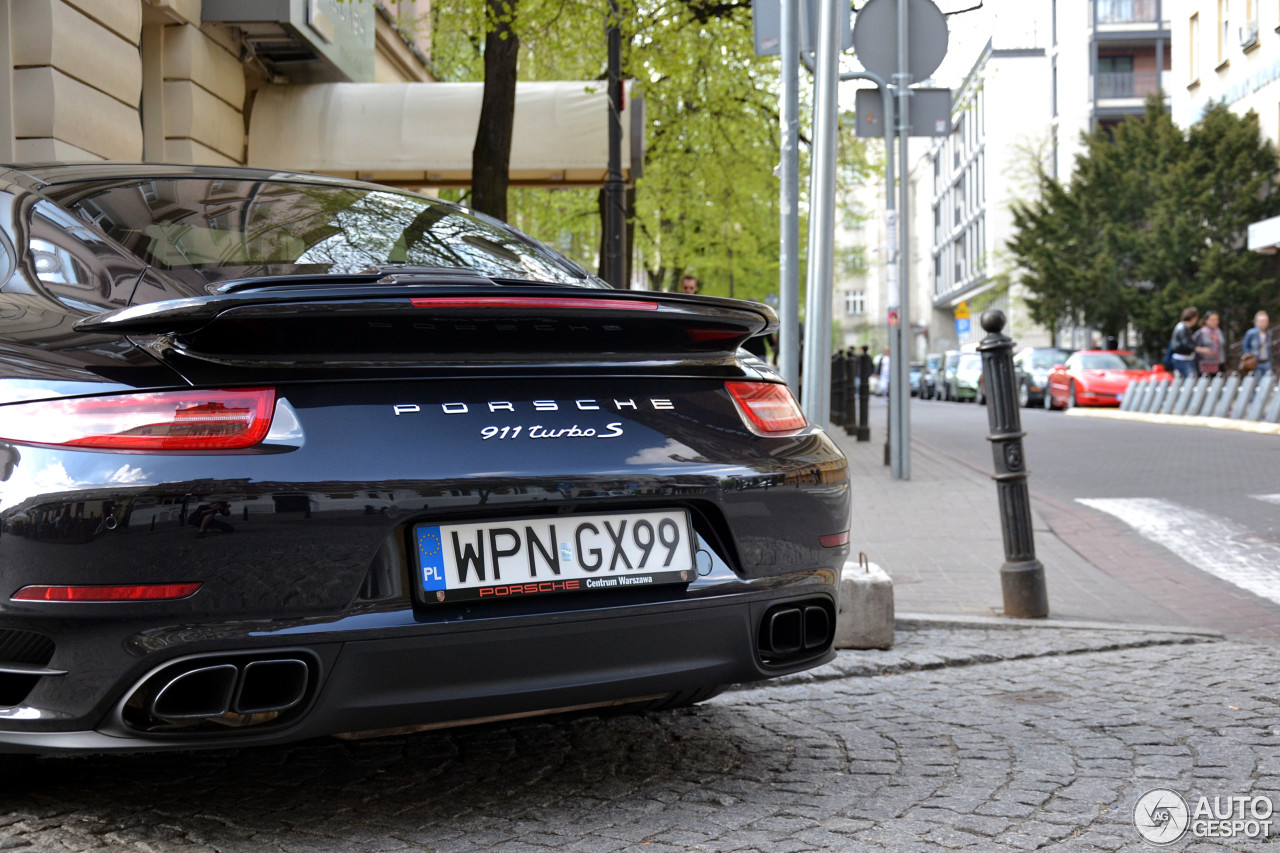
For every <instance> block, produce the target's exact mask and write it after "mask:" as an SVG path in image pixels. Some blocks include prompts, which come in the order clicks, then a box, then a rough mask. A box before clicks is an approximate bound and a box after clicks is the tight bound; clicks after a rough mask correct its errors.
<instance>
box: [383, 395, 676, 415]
mask: <svg viewBox="0 0 1280 853" xmlns="http://www.w3.org/2000/svg"><path fill="white" fill-rule="evenodd" d="M473 408H474V409H476V410H478V411H484V412H513V413H514V412H518V411H521V409H522V408H523V409H526V410H527V409H529V408H532V410H533V411H535V412H561V411H579V412H600V411H615V412H621V411H630V412H638V411H640V410H641V409H642V408H643V409H656V410H658V411H672V410H674V409H675V404H674V403H673V402H671V400H668V399H665V398H662V397H648V398H644V399H640V400H637V399H635V398H632V397H627V398H625V399H620V398H616V397H614V398H609V399H606V400H597V399H594V398H586V399H576V400H567V401H561V400H533V401H532V402H529V403H516V402H512V401H510V400H490V401H487V402H485V403H441V404H440V411H441V412H443V413H444V414H446V415H465V414H468V413H470V412H471V411H472V409H473ZM391 409H392V411H394V412H395V413H396V415H397V416H399V415H415V414H418V413H420V412H421V411H422V406H421V405H419V404H417V403H396V404H395V405H393V406H392V407H391Z"/></svg>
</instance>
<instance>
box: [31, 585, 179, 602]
mask: <svg viewBox="0 0 1280 853" xmlns="http://www.w3.org/2000/svg"><path fill="white" fill-rule="evenodd" d="M199 588H200V584H198V583H159V584H130V585H128V586H24V587H23V588H22V589H20V590H18V591H17V592H16V593H14V594H13V600H14V601H172V600H173V599H175V598H186V597H187V596H190V595H195V592H196V590H198V589H199Z"/></svg>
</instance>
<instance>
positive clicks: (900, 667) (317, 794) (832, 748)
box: [0, 622, 1280, 853]
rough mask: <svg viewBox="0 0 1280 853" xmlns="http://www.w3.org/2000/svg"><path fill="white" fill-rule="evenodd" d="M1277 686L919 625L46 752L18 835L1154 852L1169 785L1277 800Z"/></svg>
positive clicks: (781, 851) (251, 843)
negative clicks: (496, 708)
mask: <svg viewBox="0 0 1280 853" xmlns="http://www.w3.org/2000/svg"><path fill="white" fill-rule="evenodd" d="M1278 687H1280V671H1278V670H1277V667H1276V666H1275V648H1274V647H1273V646H1269V645H1264V644H1253V643H1243V642H1229V641H1224V640H1221V639H1216V638H1213V637H1209V636H1205V635H1196V634H1188V633H1173V632H1147V631H1134V630H1130V631H1125V630H1100V629H1097V628H1096V627H1095V628H1088V627H1080V626H1076V627H1068V628H1055V627H1038V628H1017V627H1010V626H1009V625H1008V623H1002V624H999V625H995V624H981V623H970V624H965V625H961V626H949V625H947V624H946V623H937V624H932V623H928V622H920V623H904V624H902V625H900V630H899V636H898V643H897V645H896V646H895V648H894V649H893V650H891V651H890V652H842V653H841V655H840V658H839V660H838V661H837V662H836V663H834V664H831V665H828V666H826V667H823V668H820V669H819V670H817V671H815V672H814V673H812V674H810V675H808V676H801V677H794V678H791V679H788V680H786V681H784V682H783V683H774V684H772V685H770V686H764V687H758V688H746V689H739V690H734V691H730V692H728V693H725V694H723V695H722V696H720V697H717V698H716V699H714V700H711V701H710V702H707V703H704V704H703V705H700V706H697V707H695V708H691V709H687V710H683V711H677V712H667V713H654V714H644V715H621V716H612V717H601V716H584V717H579V718H574V719H559V720H530V721H522V722H519V723H513V724H507V725H501V726H489V727H483V728H472V729H459V730H452V731H444V732H429V733H423V734H418V735H412V736H404V737H394V738H385V739H380V740H369V741H362V742H340V741H316V742H311V743H307V744H300V745H295V746H292V747H284V748H271V749H260V750H245V751H230V750H222V751H214V752H207V753H189V754H184V755H137V756H110V757H102V756H95V757H78V758H63V759H49V758H46V759H41V760H40V761H39V762H38V763H37V774H38V778H37V779H36V780H35V781H34V782H26V781H24V782H21V783H18V782H16V781H15V780H13V779H10V780H9V782H10V790H9V791H7V792H6V793H4V794H3V795H2V796H3V799H0V849H31V850H38V851H113V852H114V851H146V853H211V851H219V853H241V852H242V853H277V851H280V853H286V851H287V853H303V851H325V853H328V851H344V853H347V851H359V852H360V853H375V851H376V852H377V853H381V851H418V850H433V851H455V850H456V851H470V850H486V851H490V850H491V851H496V853H534V852H535V851H590V853H597V851H598V852H599V853H609V851H622V850H634V851H645V853H672V851H701V850H706V851H762V853H765V851H767V853H791V851H809V850H842V851H844V850H849V851H854V850H890V851H917V850H920V851H923V850H946V849H956V850H959V849H970V850H1023V849H1034V848H1037V847H1043V848H1052V849H1054V850H1133V851H1138V850H1146V851H1149V850H1152V849H1155V848H1152V847H1150V846H1148V845H1145V844H1144V843H1142V842H1141V840H1140V836H1139V835H1138V833H1137V831H1136V830H1135V828H1134V826H1133V823H1132V811H1133V807H1134V804H1135V802H1136V800H1137V798H1138V797H1139V796H1141V795H1142V794H1143V793H1145V792H1146V791H1148V790H1150V789H1152V788H1156V787H1167V788H1170V789H1172V790H1174V791H1177V792H1180V793H1181V794H1182V795H1184V796H1186V797H1188V799H1190V798H1191V797H1192V796H1193V795H1194V796H1199V795H1201V794H1203V795H1207V796H1210V797H1214V796H1222V797H1227V796H1235V795H1269V796H1271V797H1273V798H1277V799H1280V796H1277V795H1280V719H1278V717H1277V713H1276V711H1277V702H1278V697H1280V690H1278V689H1277V688H1278ZM1262 843H1264V842H1261V841H1244V840H1231V841H1223V842H1219V843H1216V844H1211V843H1209V842H1207V841H1195V840H1190V841H1186V840H1184V841H1183V842H1180V843H1179V844H1178V845H1175V847H1174V849H1189V850H1197V851H1200V850H1215V851H1216V850H1226V849H1231V850H1256V849H1258V848H1259V845H1260V844H1262Z"/></svg>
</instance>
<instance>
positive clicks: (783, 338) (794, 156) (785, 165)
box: [778, 0, 800, 391]
mask: <svg viewBox="0 0 1280 853" xmlns="http://www.w3.org/2000/svg"><path fill="white" fill-rule="evenodd" d="M779 37H780V41H781V43H782V44H781V53H782V104H781V110H780V113H781V125H782V151H781V154H782V162H781V163H780V167H781V168H780V172H781V174H780V177H781V179H782V180H781V184H782V185H781V187H780V190H779V206H780V207H781V209H782V239H781V246H780V257H779V264H778V267H779V269H778V299H779V308H781V309H782V316H781V320H782V325H781V326H779V327H778V350H779V352H778V369H779V370H780V371H781V372H782V378H783V379H784V380H786V383H787V384H788V385H790V386H791V387H792V388H794V389H796V390H797V391H798V390H799V389H800V0H782V27H781V32H780V33H779Z"/></svg>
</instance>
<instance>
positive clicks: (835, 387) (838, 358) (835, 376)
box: [830, 350, 849, 431]
mask: <svg viewBox="0 0 1280 853" xmlns="http://www.w3.org/2000/svg"><path fill="white" fill-rule="evenodd" d="M848 369H849V359H848V358H846V357H845V354H844V352H843V351H842V350H837V351H836V352H835V353H833V354H832V356H831V398H830V399H831V422H832V423H833V424H835V425H836V426H841V427H845V430H846V431H848V427H849V424H848V422H846V421H845V419H844V395H845V387H846V382H845V379H846V377H845V371H847V370H848Z"/></svg>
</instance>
